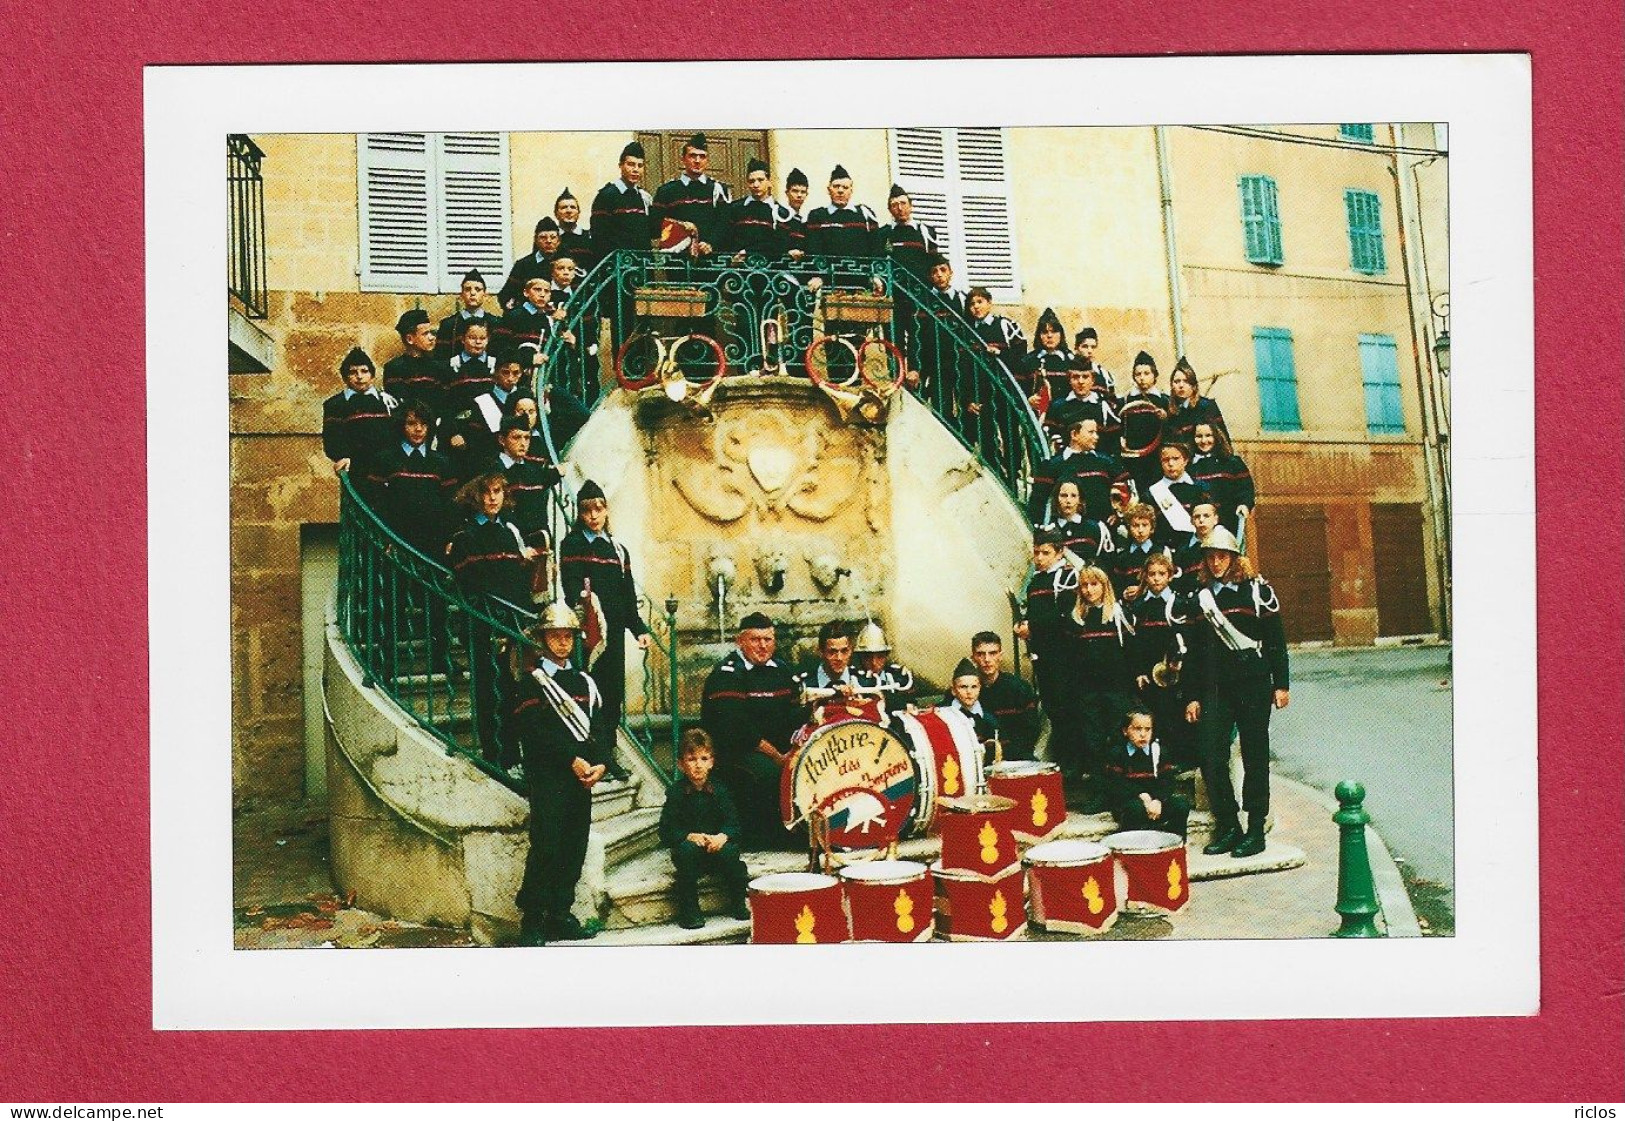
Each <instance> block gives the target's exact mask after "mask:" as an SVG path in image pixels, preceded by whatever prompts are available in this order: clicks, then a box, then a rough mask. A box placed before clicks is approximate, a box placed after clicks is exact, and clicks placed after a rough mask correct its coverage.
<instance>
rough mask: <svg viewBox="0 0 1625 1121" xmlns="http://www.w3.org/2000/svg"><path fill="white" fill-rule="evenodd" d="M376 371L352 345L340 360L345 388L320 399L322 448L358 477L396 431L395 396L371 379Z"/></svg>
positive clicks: (364, 474)
mask: <svg viewBox="0 0 1625 1121" xmlns="http://www.w3.org/2000/svg"><path fill="white" fill-rule="evenodd" d="M431 345H433V343H432V340H431ZM375 373H376V367H375V366H373V364H372V359H371V358H369V357H367V352H366V351H364V350H362V349H361V348H360V347H358V346H357V347H351V348H350V353H348V354H346V355H345V356H344V359H343V360H342V361H341V362H340V363H339V377H341V378H343V379H344V388H343V389H341V390H339V391H338V392H337V393H335V394H333V396H331V397H329V398H328V399H327V400H326V401H323V402H322V451H323V452H325V453H326V454H327V458H328V459H330V460H332V461H333V470H335V471H349V470H351V469H352V468H356V469H359V471H358V474H357V475H356V478H357V479H365V478H366V477H367V472H368V469H369V468H370V467H371V466H372V464H371V459H372V457H373V456H374V455H375V454H377V453H378V452H379V451H381V450H382V449H383V448H384V447H385V446H386V445H387V444H388V442H389V439H390V436H391V434H392V433H393V432H394V431H395V423H394V421H392V420H391V419H390V414H391V413H392V412H393V411H394V406H395V399H394V398H393V397H391V396H390V395H389V394H387V393H384V392H382V391H380V390H379V388H378V387H377V386H376V385H374V384H373V383H372V381H373V376H374V374H375Z"/></svg>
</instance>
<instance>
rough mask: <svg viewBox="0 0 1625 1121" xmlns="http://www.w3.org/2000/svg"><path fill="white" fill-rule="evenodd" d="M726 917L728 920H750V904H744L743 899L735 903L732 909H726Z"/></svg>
mask: <svg viewBox="0 0 1625 1121" xmlns="http://www.w3.org/2000/svg"><path fill="white" fill-rule="evenodd" d="M728 917H729V918H730V919H748V918H750V904H749V903H747V902H745V901H744V900H743V899H741V900H740V901H739V902H737V903H735V904H734V905H733V906H732V907H729V908H728Z"/></svg>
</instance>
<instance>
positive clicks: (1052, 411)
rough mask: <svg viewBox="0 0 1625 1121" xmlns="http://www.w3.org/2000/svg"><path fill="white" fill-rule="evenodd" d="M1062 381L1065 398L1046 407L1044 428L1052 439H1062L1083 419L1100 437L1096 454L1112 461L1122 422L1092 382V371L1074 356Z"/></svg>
mask: <svg viewBox="0 0 1625 1121" xmlns="http://www.w3.org/2000/svg"><path fill="white" fill-rule="evenodd" d="M1066 378H1067V385H1068V387H1069V388H1068V392H1067V395H1066V396H1065V397H1063V398H1061V399H1060V400H1059V401H1056V402H1055V403H1054V404H1052V405H1051V406H1050V407H1049V413H1048V414H1047V415H1046V416H1045V418H1044V428H1045V429H1046V430H1047V431H1048V432H1050V433H1051V434H1052V435H1056V436H1062V437H1063V438H1064V435H1065V433H1067V432H1069V431H1071V428H1072V426H1073V425H1074V424H1076V423H1077V422H1078V421H1080V420H1083V419H1084V418H1085V417H1087V418H1088V419H1090V420H1092V421H1094V422H1095V426H1096V429H1097V430H1098V431H1099V433H1100V453H1101V454H1102V455H1105V456H1110V457H1111V458H1113V459H1116V458H1117V452H1118V448H1119V444H1120V441H1119V435H1120V434H1121V432H1122V421H1121V419H1120V418H1119V417H1118V415H1117V410H1116V408H1115V407H1113V405H1112V401H1111V398H1110V397H1109V396H1108V395H1107V394H1105V393H1102V392H1101V391H1100V388H1099V386H1098V385H1097V383H1096V381H1095V371H1094V370H1093V369H1092V368H1090V367H1089V366H1088V365H1086V364H1085V363H1084V360H1083V359H1082V358H1080V357H1078V356H1077V355H1074V356H1073V359H1072V365H1071V366H1070V367H1069V368H1068V370H1067V372H1066Z"/></svg>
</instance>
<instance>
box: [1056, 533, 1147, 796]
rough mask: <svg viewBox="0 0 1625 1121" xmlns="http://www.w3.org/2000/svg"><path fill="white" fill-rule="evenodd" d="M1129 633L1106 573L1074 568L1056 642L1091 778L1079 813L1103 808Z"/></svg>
mask: <svg viewBox="0 0 1625 1121" xmlns="http://www.w3.org/2000/svg"><path fill="white" fill-rule="evenodd" d="M1133 635H1134V628H1133V626H1132V625H1131V624H1130V622H1129V619H1128V615H1127V613H1125V612H1124V611H1123V609H1122V608H1121V607H1120V606H1119V605H1118V602H1117V597H1116V595H1115V594H1114V593H1113V592H1112V581H1111V577H1110V576H1108V575H1107V574H1106V572H1105V570H1104V569H1101V568H1098V567H1096V566H1095V565H1092V564H1091V565H1086V566H1084V567H1083V568H1081V569H1079V570H1078V598H1077V603H1076V605H1075V606H1074V607H1073V609H1072V611H1071V613H1070V614H1068V615H1067V616H1066V618H1065V619H1063V620H1062V628H1061V645H1062V651H1063V653H1062V657H1063V660H1064V664H1065V672H1066V674H1067V678H1068V681H1069V682H1070V683H1071V685H1072V688H1073V689H1074V690H1075V692H1076V700H1075V702H1074V703H1075V705H1076V713H1077V719H1078V721H1079V729H1078V731H1079V736H1078V738H1079V740H1080V742H1081V744H1082V748H1083V772H1084V773H1085V774H1087V775H1089V776H1091V779H1092V780H1093V781H1091V782H1090V783H1089V784H1088V786H1087V788H1086V789H1085V791H1084V799H1083V804H1082V806H1080V807H1079V808H1080V809H1081V810H1082V811H1083V812H1084V813H1099V812H1100V811H1101V810H1102V809H1104V808H1105V800H1104V795H1105V792H1104V790H1103V789H1102V788H1101V786H1100V778H1101V774H1102V770H1101V768H1102V765H1103V764H1104V762H1105V758H1106V751H1107V749H1108V748H1110V746H1111V744H1112V741H1113V738H1114V737H1115V736H1116V734H1117V730H1118V728H1119V726H1120V725H1121V723H1122V719H1123V712H1124V710H1125V709H1127V708H1128V705H1129V698H1130V695H1131V693H1132V692H1133V688H1134V678H1133V675H1132V674H1131V673H1130V667H1129V658H1128V643H1129V640H1130V639H1131V638H1132V637H1133Z"/></svg>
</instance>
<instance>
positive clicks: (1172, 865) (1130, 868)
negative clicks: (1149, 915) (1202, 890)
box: [1106, 829, 1191, 914]
mask: <svg viewBox="0 0 1625 1121" xmlns="http://www.w3.org/2000/svg"><path fill="white" fill-rule="evenodd" d="M1106 844H1107V846H1109V847H1110V848H1111V850H1112V852H1114V853H1116V854H1117V863H1118V866H1119V867H1121V868H1122V869H1123V872H1124V873H1125V875H1126V876H1127V884H1126V887H1125V889H1124V892H1123V908H1124V910H1128V911H1154V912H1157V913H1160V914H1172V913H1173V912H1175V911H1178V910H1180V909H1182V908H1183V907H1184V906H1185V903H1186V902H1187V901H1188V900H1189V899H1190V896H1191V892H1190V885H1191V880H1190V873H1189V871H1188V869H1187V868H1186V865H1185V839H1184V838H1183V837H1180V836H1179V835H1178V834H1175V833H1162V832H1158V831H1157V830H1154V829H1131V830H1129V831H1128V832H1126V833H1113V834H1112V835H1111V836H1110V837H1107V838H1106Z"/></svg>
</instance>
